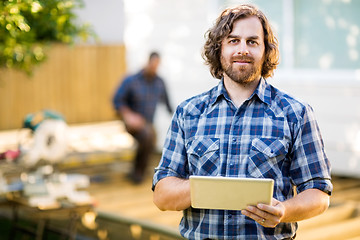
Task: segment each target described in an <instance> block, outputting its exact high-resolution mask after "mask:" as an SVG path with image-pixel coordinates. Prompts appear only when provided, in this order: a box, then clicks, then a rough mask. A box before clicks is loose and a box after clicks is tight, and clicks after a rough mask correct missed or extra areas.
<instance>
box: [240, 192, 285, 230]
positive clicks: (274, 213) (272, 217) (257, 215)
mask: <svg viewBox="0 0 360 240" xmlns="http://www.w3.org/2000/svg"><path fill="white" fill-rule="evenodd" d="M241 213H242V214H244V215H245V216H248V217H249V218H252V219H254V220H255V221H257V222H258V223H259V224H261V225H262V226H264V227H268V228H274V227H276V226H277V225H278V224H279V223H280V222H282V219H283V217H284V215H285V206H284V205H283V204H282V203H281V202H280V201H278V200H276V199H275V198H273V199H272V203H271V205H266V204H261V203H259V204H258V205H257V206H248V207H247V208H246V209H245V210H242V211H241Z"/></svg>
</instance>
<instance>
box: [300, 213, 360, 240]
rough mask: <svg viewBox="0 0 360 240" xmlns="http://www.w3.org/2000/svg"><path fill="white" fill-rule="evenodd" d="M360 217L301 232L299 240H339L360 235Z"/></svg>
mask: <svg viewBox="0 0 360 240" xmlns="http://www.w3.org/2000/svg"><path fill="white" fill-rule="evenodd" d="M359 226H360V217H357V218H353V219H349V220H346V221H341V222H340V223H335V224H328V225H326V226H323V227H319V228H314V229H310V230H308V231H304V232H301V233H300V232H299V233H298V234H297V235H296V239H297V240H339V239H347V238H353V237H357V236H359V235H360V229H359Z"/></svg>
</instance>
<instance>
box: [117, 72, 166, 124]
mask: <svg viewBox="0 0 360 240" xmlns="http://www.w3.org/2000/svg"><path fill="white" fill-rule="evenodd" d="M159 101H162V102H164V103H165V104H166V107H167V109H168V111H169V112H170V113H172V109H171V106H170V102H169V98H168V94H167V91H166V88H165V83H164V81H163V80H162V78H160V77H159V76H156V77H154V78H153V79H151V81H148V80H147V79H146V78H145V76H144V71H143V70H142V71H140V72H138V73H137V74H134V75H130V76H128V77H126V78H125V79H124V80H123V82H122V83H121V84H120V86H119V87H118V89H117V90H116V92H115V95H114V97H113V106H114V109H116V110H118V109H119V108H120V107H121V106H124V105H125V106H127V107H129V108H130V109H131V110H133V111H135V112H137V113H139V114H141V115H142V116H143V117H144V118H145V119H146V120H147V121H148V122H150V123H152V122H153V120H154V114H155V110H156V105H157V103H158V102H159Z"/></svg>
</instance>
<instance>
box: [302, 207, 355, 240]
mask: <svg viewBox="0 0 360 240" xmlns="http://www.w3.org/2000/svg"><path fill="white" fill-rule="evenodd" d="M356 206H357V205H356V204H355V203H343V204H340V205H338V206H331V207H330V208H329V209H328V210H327V211H326V212H325V213H323V214H321V215H319V216H316V217H314V218H310V219H308V220H304V221H300V222H299V223H298V224H299V230H298V232H299V234H301V232H303V231H306V230H308V229H312V228H319V227H322V226H325V225H328V224H333V223H337V222H341V221H344V220H347V219H349V218H351V217H352V216H353V215H354V213H355V211H356Z"/></svg>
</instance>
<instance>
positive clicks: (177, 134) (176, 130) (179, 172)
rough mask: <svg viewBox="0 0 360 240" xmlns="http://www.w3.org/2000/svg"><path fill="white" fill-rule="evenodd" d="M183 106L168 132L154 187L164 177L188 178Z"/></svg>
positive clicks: (156, 169)
mask: <svg viewBox="0 0 360 240" xmlns="http://www.w3.org/2000/svg"><path fill="white" fill-rule="evenodd" d="M181 119H183V118H182V116H181V108H180V107H178V109H177V110H176V112H175V114H174V116H173V119H172V121H171V125H170V127H169V130H168V132H167V136H166V140H165V144H164V148H163V153H162V157H161V160H160V163H159V165H158V166H157V167H156V168H155V174H154V177H153V184H152V189H153V190H154V188H155V185H156V184H157V183H158V182H159V181H160V180H161V179H163V178H166V177H178V178H184V179H186V178H188V175H189V174H188V172H189V170H188V165H187V155H186V149H185V138H184V132H183V127H182V126H183V123H182V121H181Z"/></svg>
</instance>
